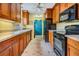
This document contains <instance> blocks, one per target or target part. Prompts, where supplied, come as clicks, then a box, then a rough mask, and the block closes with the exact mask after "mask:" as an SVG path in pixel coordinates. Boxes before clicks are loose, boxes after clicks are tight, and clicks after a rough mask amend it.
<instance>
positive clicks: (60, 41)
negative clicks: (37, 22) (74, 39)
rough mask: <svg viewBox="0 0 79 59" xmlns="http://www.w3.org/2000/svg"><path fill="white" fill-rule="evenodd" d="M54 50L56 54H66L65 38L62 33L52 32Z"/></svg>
mask: <svg viewBox="0 0 79 59" xmlns="http://www.w3.org/2000/svg"><path fill="white" fill-rule="evenodd" d="M54 51H55V53H56V54H57V55H58V56H66V55H67V53H66V52H67V39H66V37H65V36H64V35H63V34H59V33H56V32H54Z"/></svg>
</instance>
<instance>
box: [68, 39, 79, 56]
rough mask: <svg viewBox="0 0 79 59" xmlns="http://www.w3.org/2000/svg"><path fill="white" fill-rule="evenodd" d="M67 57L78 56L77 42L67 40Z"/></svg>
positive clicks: (78, 43)
mask: <svg viewBox="0 0 79 59" xmlns="http://www.w3.org/2000/svg"><path fill="white" fill-rule="evenodd" d="M67 56H79V42H77V41H75V40H74V39H69V38H68V41H67Z"/></svg>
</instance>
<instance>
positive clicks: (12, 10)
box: [11, 3, 17, 21]
mask: <svg viewBox="0 0 79 59" xmlns="http://www.w3.org/2000/svg"><path fill="white" fill-rule="evenodd" d="M16 13H17V11H16V3H12V4H11V19H12V20H14V21H16V15H17V14H16Z"/></svg>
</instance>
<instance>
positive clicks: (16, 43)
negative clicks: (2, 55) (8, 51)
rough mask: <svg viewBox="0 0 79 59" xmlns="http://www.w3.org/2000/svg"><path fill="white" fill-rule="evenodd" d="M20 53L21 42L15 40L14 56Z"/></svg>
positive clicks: (13, 46)
mask: <svg viewBox="0 0 79 59" xmlns="http://www.w3.org/2000/svg"><path fill="white" fill-rule="evenodd" d="M18 55H19V42H15V43H14V44H13V45H12V56H18Z"/></svg>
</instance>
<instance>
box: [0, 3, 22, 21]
mask: <svg viewBox="0 0 79 59" xmlns="http://www.w3.org/2000/svg"><path fill="white" fill-rule="evenodd" d="M0 18H4V19H7V20H11V21H17V22H21V4H19V3H0Z"/></svg>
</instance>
